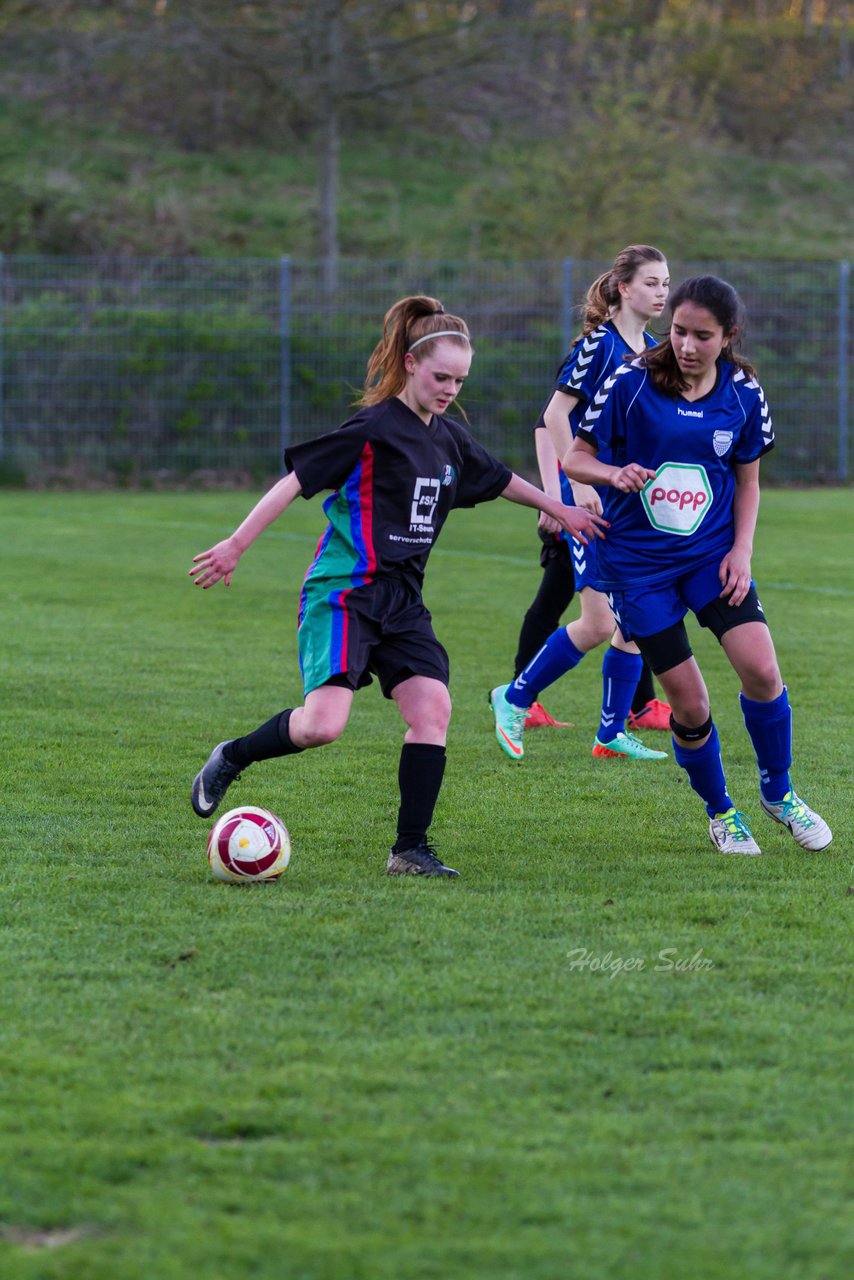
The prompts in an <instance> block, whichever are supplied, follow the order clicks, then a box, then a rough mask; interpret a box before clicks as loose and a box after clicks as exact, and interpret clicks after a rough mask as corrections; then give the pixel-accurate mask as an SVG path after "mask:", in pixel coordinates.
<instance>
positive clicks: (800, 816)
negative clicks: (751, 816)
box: [759, 791, 833, 853]
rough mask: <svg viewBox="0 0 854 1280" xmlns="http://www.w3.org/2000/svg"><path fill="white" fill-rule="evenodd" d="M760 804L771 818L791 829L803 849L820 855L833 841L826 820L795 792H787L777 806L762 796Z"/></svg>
mask: <svg viewBox="0 0 854 1280" xmlns="http://www.w3.org/2000/svg"><path fill="white" fill-rule="evenodd" d="M759 803H760V804H761V805H762V808H763V809H764V810H765V812H766V813H767V814H768V816H769V818H773V819H774V821H775V822H781V823H782V824H783V826H784V827H788V828H789V830H790V831H791V833H792V835H793V836H794V838H795V841H796V842H797V843H798V844H799V845H800V846H801V848H802V849H809V850H810V852H812V853H818V851H819V850H820V849H826V848H827V846H828V845H829V844H830V842H831V840H832V839H833V832H832V831H831V830H830V827H829V826H828V825H827V823H826V822H825V820H824V818H820V817H819V815H818V814H817V813H816V812H815V811H814V810H813V809H811V808H810V807H809V805H808V804H804V802H803V800H802V799H801V798H800V796H798V795H796V794H795V792H794V791H787V792H786V794H785V795H784V796H783V799H782V800H780V801H778V802H777V803H776V804H775V803H772V802H771V801H770V800H764V799H763V798H762V796H760V797H759Z"/></svg>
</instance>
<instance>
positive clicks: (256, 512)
mask: <svg viewBox="0 0 854 1280" xmlns="http://www.w3.org/2000/svg"><path fill="white" fill-rule="evenodd" d="M301 493H302V485H301V484H300V482H299V480H298V479H297V477H296V472H294V471H292V472H291V473H290V475H287V476H284V477H283V479H281V480H279V481H278V482H277V483H276V484H274V485H273V487H272V489H270V490H268V492H267V493H265V494H264V497H263V498H262V499H261V500H260V502H258V503H256V504H255V506H254V507H253V508H252V510H251V511H250V512H249V515H248V516H247V517H246V519H245V520H244V521H243V523H242V524H240V525H238V527H237V528H236V529H235V531H234V533H233V534H232V535H231V537H230V538H225V539H224V540H223V541H222V542H218V543H217V544H216V546H215V547H210V548H209V549H208V550H207V551H202V552H200V553H199V555H197V556H193V567H192V569H190V577H191V578H192V579H193V580H194V581H195V584H196V586H197V587H202V588H204V590H205V591H207V589H208V587H212V586H214V585H215V583H217V582H219V580H220V578H222V579H223V580H224V582H225V585H226V586H227V587H229V586H231V579H232V575H233V574H234V570H235V569H236V568H237V562H238V560H239V559H240V557H241V556H242V555H243V553H244V551H246V550H248V548H249V547H251V545H252V543H253V542H254V541H255V539H256V538H257V537H258V535H259V534H260V533H263V532H264V530H265V529H266V528H267V526H268V525H270V524H272V523H273V521H274V520H276V519H277V518H278V517H279V516H280V515H281V514H282V512H283V511H284V510H285V508H286V507H289V506H290V505H291V503H292V502H293V500H294V498H298V497H299V495H300V494H301Z"/></svg>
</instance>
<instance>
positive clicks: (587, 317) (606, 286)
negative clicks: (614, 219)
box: [575, 244, 667, 342]
mask: <svg viewBox="0 0 854 1280" xmlns="http://www.w3.org/2000/svg"><path fill="white" fill-rule="evenodd" d="M666 261H667V259H666V258H665V256H664V254H663V253H662V252H661V250H660V249H656V248H654V246H653V245H651V244H630V245H627V246H626V248H625V249H621V250H620V252H619V253H618V254H617V256H616V258H615V259H614V265H613V267H611V268H610V270H609V271H603V273H602V275H601V276H598V277H597V279H596V280H594V281H593V283H592V284H591V286H590V288H589V289H588V290H587V296H586V297H585V299H584V305H583V306H582V308H581V333H580V334H579V335H578V337H577V338H576V339H575V341H576V342H580V341H581V339H582V338H586V337H587V335H588V334H589V333H592V332H593V330H594V329H598V328H599V325H600V324H601V323H602V322H603V320H607V319H608V316H609V315H610V314H611V312H612V310H613V309H614V308H615V307H618V306H619V305H620V300H621V299H620V285H621V284H629V282H630V281H632V280H634V278H635V276H636V274H637V272H638V271H639V270H640V268H641V267H642V266H643V264H644V263H645V262H666Z"/></svg>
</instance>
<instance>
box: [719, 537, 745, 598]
mask: <svg viewBox="0 0 854 1280" xmlns="http://www.w3.org/2000/svg"><path fill="white" fill-rule="evenodd" d="M718 577H719V578H720V580H721V586H722V587H723V590H722V591H721V599H722V600H726V598H727V597H729V602H730V604H731V605H732V606H733V607H734V606H736V605H739V604H741V602H742V601H743V600H744V598H745V596H746V595H747V593H748V591H749V590H750V556H749V555H748V553H747V552H746V551H742V550H741V548H740V547H733V548H732V549H731V550H730V551H728V552H727V554H726V555H725V556H724V558H723V560H722V561H721V567H720V569H719V570H718Z"/></svg>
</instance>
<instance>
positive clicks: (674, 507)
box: [640, 462, 712, 538]
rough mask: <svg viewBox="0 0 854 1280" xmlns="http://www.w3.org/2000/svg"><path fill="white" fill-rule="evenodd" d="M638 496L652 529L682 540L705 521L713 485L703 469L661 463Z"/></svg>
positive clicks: (679, 463)
mask: <svg viewBox="0 0 854 1280" xmlns="http://www.w3.org/2000/svg"><path fill="white" fill-rule="evenodd" d="M640 496H641V502H642V503H643V506H644V510H645V511H646V515H647V519H648V520H649V523H650V524H651V525H652V527H653V529H661V530H662V532H663V533H675V534H677V535H679V536H680V537H683V538H685V537H688V535H689V534H692V533H696V532H697V530H698V529H699V527H700V525H701V524H702V523H703V521H704V520H705V518H706V513H707V512H708V511H709V509H710V507H711V505H712V486H711V485H710V484H709V477H708V476H707V475H706V469H705V467H701V466H699V465H695V464H694V463H690V462H663V463H662V464H661V466H660V467H659V468H658V470H657V471H656V474H655V479H654V480H647V482H646V484H645V485H644V487H643V488H642V489H641V494H640Z"/></svg>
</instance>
